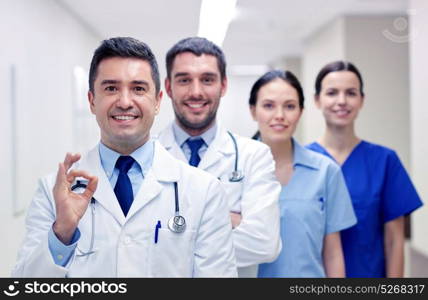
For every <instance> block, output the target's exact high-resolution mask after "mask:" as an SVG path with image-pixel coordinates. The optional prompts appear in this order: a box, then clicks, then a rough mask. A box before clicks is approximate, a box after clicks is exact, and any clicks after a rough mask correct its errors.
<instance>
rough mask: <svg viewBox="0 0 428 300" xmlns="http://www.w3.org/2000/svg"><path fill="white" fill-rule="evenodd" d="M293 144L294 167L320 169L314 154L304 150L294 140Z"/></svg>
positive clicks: (292, 140)
mask: <svg viewBox="0 0 428 300" xmlns="http://www.w3.org/2000/svg"><path fill="white" fill-rule="evenodd" d="M291 142H292V143H293V165H294V166H298V165H300V166H305V167H308V168H311V169H318V168H319V162H318V160H317V159H315V157H314V155H312V154H313V152H312V151H311V150H309V149H306V148H304V147H303V146H302V145H300V144H299V143H298V142H297V141H296V140H295V139H294V138H292V139H291Z"/></svg>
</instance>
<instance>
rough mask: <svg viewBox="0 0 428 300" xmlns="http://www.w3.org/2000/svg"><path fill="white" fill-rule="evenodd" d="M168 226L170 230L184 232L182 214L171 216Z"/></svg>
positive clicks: (184, 222) (184, 221)
mask: <svg viewBox="0 0 428 300" xmlns="http://www.w3.org/2000/svg"><path fill="white" fill-rule="evenodd" d="M168 228H169V230H171V231H172V232H175V233H182V232H184V230H186V220H185V219H184V217H183V216H180V215H178V216H173V217H172V218H171V219H169V221H168Z"/></svg>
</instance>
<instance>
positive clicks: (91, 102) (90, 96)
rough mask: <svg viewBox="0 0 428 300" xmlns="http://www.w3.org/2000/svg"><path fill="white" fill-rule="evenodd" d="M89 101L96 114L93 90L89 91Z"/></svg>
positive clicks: (92, 110)
mask: <svg viewBox="0 0 428 300" xmlns="http://www.w3.org/2000/svg"><path fill="white" fill-rule="evenodd" d="M88 102H89V108H90V109H91V112H92V113H93V114H94V115H95V103H94V102H95V95H94V93H92V92H91V91H88Z"/></svg>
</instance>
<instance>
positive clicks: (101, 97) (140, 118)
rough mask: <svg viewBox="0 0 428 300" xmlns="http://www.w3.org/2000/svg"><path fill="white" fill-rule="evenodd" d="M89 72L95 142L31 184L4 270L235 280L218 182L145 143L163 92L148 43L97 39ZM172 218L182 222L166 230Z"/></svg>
mask: <svg viewBox="0 0 428 300" xmlns="http://www.w3.org/2000/svg"><path fill="white" fill-rule="evenodd" d="M89 78H90V81H89V82H90V91H89V93H88V98H89V103H90V108H91V111H92V113H93V114H94V115H95V116H96V118H97V122H98V124H99V126H100V129H101V142H100V143H99V145H98V146H97V147H95V148H94V149H93V150H91V151H90V152H89V153H88V154H87V155H85V156H84V157H83V158H82V159H81V160H80V155H72V154H67V156H66V158H65V160H64V162H63V163H60V165H59V169H58V172H57V174H56V176H55V175H54V174H52V175H50V176H47V177H45V178H43V179H42V180H40V182H39V188H38V190H37V192H36V194H35V196H34V198H33V201H32V203H31V206H30V208H29V210H28V215H27V219H26V226H27V233H26V236H25V239H24V242H23V245H22V248H21V249H20V251H19V254H18V261H17V264H16V266H15V269H14V271H13V276H23V277H173V276H176V277H223V276H232V277H233V276H236V275H237V270H236V263H235V254H234V249H233V245H232V239H231V222H230V218H229V211H228V206H227V203H226V201H225V197H224V191H223V189H222V187H221V186H220V183H219V182H218V181H217V180H216V179H215V178H214V177H212V176H211V175H208V174H206V173H204V172H202V171H200V170H197V169H195V168H191V167H189V166H187V165H186V164H185V163H182V162H180V161H178V160H176V159H175V158H173V157H172V156H171V155H170V154H169V153H168V152H167V151H166V150H165V149H164V148H163V147H162V146H161V145H160V144H159V143H156V142H154V141H153V140H151V139H150V128H151V126H152V124H153V120H154V116H155V114H157V112H158V109H159V105H160V101H161V97H162V92H161V91H160V83H159V73H158V70H157V64H156V60H155V58H154V56H153V54H152V52H151V50H150V48H149V47H148V46H147V45H145V44H144V43H142V42H140V41H137V40H135V39H132V38H114V39H110V40H105V41H103V43H102V44H101V46H100V47H99V48H98V49H97V50H96V51H95V53H94V57H93V59H92V63H91V70H90V74H89ZM122 158H125V160H127V161H130V164H129V165H128V167H127V170H126V171H124V169H121V166H120V163H119V161H121V160H122ZM76 180H82V182H84V186H83V187H82V188H81V191H80V193H76V191H73V190H72V189H73V186H75V184H76ZM113 187H114V189H113ZM188 191H191V193H189V192H188ZM178 215H180V216H182V217H184V219H185V223H186V227H185V228H184V227H183V226H182V225H183V224H181V227H180V226H178V227H177V226H176V227H174V226H169V225H172V224H169V222H170V219H171V218H172V217H174V216H178ZM179 225H180V224H179ZM182 229H184V230H182Z"/></svg>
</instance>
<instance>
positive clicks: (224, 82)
mask: <svg viewBox="0 0 428 300" xmlns="http://www.w3.org/2000/svg"><path fill="white" fill-rule="evenodd" d="M226 91H227V77H226V76H224V78H223V79H222V80H221V96H222V97H223V96H224V95H225V94H226Z"/></svg>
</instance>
